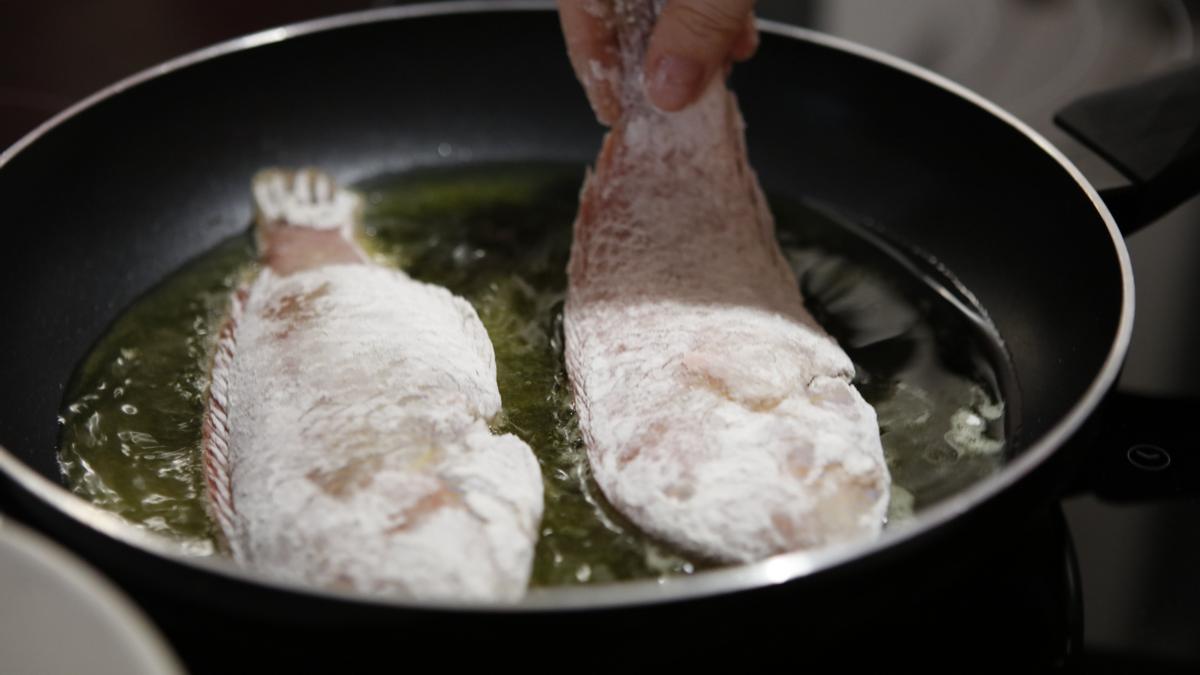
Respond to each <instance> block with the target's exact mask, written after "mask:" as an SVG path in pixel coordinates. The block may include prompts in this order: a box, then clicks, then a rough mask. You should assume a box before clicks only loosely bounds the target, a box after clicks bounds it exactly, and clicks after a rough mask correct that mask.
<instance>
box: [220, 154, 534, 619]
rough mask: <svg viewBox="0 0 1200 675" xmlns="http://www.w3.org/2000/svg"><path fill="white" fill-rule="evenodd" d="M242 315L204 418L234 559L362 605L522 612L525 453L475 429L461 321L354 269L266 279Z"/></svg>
mask: <svg viewBox="0 0 1200 675" xmlns="http://www.w3.org/2000/svg"><path fill="white" fill-rule="evenodd" d="M289 180H290V176H289ZM306 180H307V179H306ZM296 182H297V183H298V182H301V181H300V180H297V181H296ZM257 187H260V186H258V185H256V188H257ZM256 194H259V191H258V190H256ZM315 196H316V197H317V198H318V199H337V197H335V196H334V195H333V194H326V195H324V196H322V195H315ZM339 208H341V207H339ZM261 212H262V213H263V215H264V216H265V215H266V214H267V213H272V211H269V210H267V209H262V210H261ZM350 212H351V211H345V210H343V211H342V214H343V216H345V215H346V214H348V213H350ZM322 218H323V217H322ZM321 222H327V221H325V220H323V219H322V221H321ZM271 225H272V227H279V228H280V229H279V230H276V232H282V233H283V234H284V236H286V234H287V233H286V230H287V228H288V227H293V226H295V225H296V223H291V224H280V223H272V224H271ZM260 227H261V225H260ZM337 227H342V225H337ZM239 297H240V298H241V299H240V300H236V301H235V305H234V309H235V315H234V316H232V317H231V319H230V322H229V324H228V325H227V328H226V330H225V331H223V333H222V337H221V343H220V345H219V346H218V351H217V356H216V358H215V359H214V373H213V386H212V397H211V399H212V400H211V401H210V405H209V414H208V415H207V418H206V451H207V453H206V454H207V456H208V458H209V461H208V469H209V470H208V477H209V484H210V497H212V499H211V502H212V504H213V510H214V512H215V513H216V515H217V520H218V523H219V524H220V525H221V526H222V530H223V532H224V534H225V537H226V539H227V540H228V544H229V548H230V551H231V552H232V554H233V555H234V557H235V558H236V559H237V560H238V561H239V562H241V563H243V564H245V565H248V566H251V567H254V568H257V569H259V570H262V571H265V572H268V573H270V574H272V575H275V576H279V577H282V578H285V579H289V580H294V581H299V582H304V583H310V584H316V585H320V586H326V587H336V588H349V589H356V590H359V591H363V592H366V593H380V594H388V595H397V596H402V597H406V598H419V599H427V598H458V599H482V600H516V599H519V598H520V597H521V596H522V595H523V593H524V591H525V588H526V585H527V583H528V579H529V573H530V568H531V563H532V556H533V547H534V544H535V542H536V539H537V529H538V524H539V522H540V519H541V513H542V482H541V474H540V471H539V469H538V465H537V461H536V460H535V459H534V456H533V454H532V452H531V451H530V449H529V447H528V446H527V445H526V444H525V443H524V442H522V441H521V440H519V439H518V438H516V437H514V436H511V435H503V436H496V435H493V434H492V433H491V431H490V430H489V428H488V422H489V420H491V419H492V418H493V417H494V416H495V415H496V414H498V413H499V411H500V394H499V391H498V389H497V386H496V366H495V357H494V353H493V351H492V346H491V342H490V341H489V338H488V335H487V333H486V331H485V329H484V327H483V325H482V323H481V322H480V320H479V318H478V316H477V315H476V313H475V311H474V309H473V308H472V307H471V306H470V305H469V304H468V303H467V302H466V301H464V300H463V299H461V298H458V297H455V296H454V295H452V294H451V293H450V292H449V291H447V290H445V289H444V288H441V287H437V286H433V285H429V284H424V283H420V282H417V281H414V280H412V279H410V278H409V277H407V276H406V275H404V274H403V273H400V272H398V271H395V270H392V269H388V268H383V267H376V266H372V265H360V264H336V265H325V266H319V267H316V268H313V269H308V270H305V271H300V272H296V273H293V274H289V275H286V276H283V275H280V274H277V273H276V272H274V271H272V270H271V269H270V268H266V269H264V270H263V271H262V272H261V273H260V274H259V275H258V276H257V277H256V278H255V279H254V280H253V281H252V282H251V283H250V284H249V285H248V286H247V287H245V288H243V289H242V290H241V291H240V292H239ZM222 354H225V355H226V356H224V357H223V356H222ZM223 486H224V487H223Z"/></svg>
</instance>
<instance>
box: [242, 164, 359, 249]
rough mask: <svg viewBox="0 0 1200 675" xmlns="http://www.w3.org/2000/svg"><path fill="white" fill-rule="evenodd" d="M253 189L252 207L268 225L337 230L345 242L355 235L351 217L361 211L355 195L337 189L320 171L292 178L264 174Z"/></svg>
mask: <svg viewBox="0 0 1200 675" xmlns="http://www.w3.org/2000/svg"><path fill="white" fill-rule="evenodd" d="M252 188H253V190H254V202H255V205H256V206H257V207H258V211H259V213H260V214H261V216H262V217H263V218H265V219H267V220H268V221H271V222H277V221H278V222H286V223H290V224H292V225H298V226H303V227H308V228H312V229H317V230H339V231H341V232H342V233H343V234H344V235H346V237H347V238H350V237H352V236H353V234H354V233H353V228H354V215H355V212H356V211H357V210H358V209H359V208H360V200H359V198H358V195H356V194H354V193H353V192H350V191H348V190H339V189H337V185H335V184H334V182H333V180H331V179H330V178H329V177H328V176H326V175H325V174H323V173H321V172H319V171H316V170H313V169H301V170H300V171H297V172H296V173H295V174H294V175H290V174H288V173H286V172H283V171H264V172H263V173H262V174H260V175H259V176H258V177H257V179H256V180H255V181H254V184H253V185H252Z"/></svg>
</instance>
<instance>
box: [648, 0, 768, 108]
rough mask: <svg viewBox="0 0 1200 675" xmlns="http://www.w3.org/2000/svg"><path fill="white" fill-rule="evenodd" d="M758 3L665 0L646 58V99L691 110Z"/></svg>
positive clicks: (750, 1)
mask: <svg viewBox="0 0 1200 675" xmlns="http://www.w3.org/2000/svg"><path fill="white" fill-rule="evenodd" d="M753 9H754V0H667V4H666V6H665V7H664V8H663V11H662V15H661V16H659V19H658V23H657V24H655V27H654V34H653V35H652V36H651V38H650V47H649V49H648V50H647V53H646V69H647V70H646V82H647V87H646V90H647V94H649V96H650V100H651V101H652V102H653V103H654V104H655V105H656V106H658V107H659V108H661V109H663V110H667V111H674V110H680V109H682V108H685V107H687V106H688V105H690V104H691V103H692V102H693V101H695V100H696V98H697V97H698V96H700V94H701V93H702V92H703V91H704V88H705V86H706V85H708V82H709V80H711V79H712V77H713V76H714V75H715V74H716V73H717V72H718V71H720V70H721V69H722V68H724V66H725V64H726V63H727V62H728V61H729V60H730V55H731V52H732V51H733V49H734V46H735V45H736V44H737V42H738V41H739V39H741V37H742V36H743V33H744V32H745V30H746V22H747V20H748V18H749V16H750V13H751V11H752V10H753Z"/></svg>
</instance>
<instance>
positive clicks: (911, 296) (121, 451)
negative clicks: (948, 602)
mask: <svg viewBox="0 0 1200 675" xmlns="http://www.w3.org/2000/svg"><path fill="white" fill-rule="evenodd" d="M582 175H583V168H582V166H579V165H574V164H546V163H523V164H492V165H473V166H462V167H447V168H433V169H423V170H414V171H410V172H406V173H404V174H401V175H395V176H386V177H381V178H378V179H375V180H372V181H370V182H368V183H365V184H363V185H360V186H358V189H359V190H360V191H361V192H362V193H363V194H364V195H366V198H367V208H366V211H365V214H364V227H363V231H362V232H361V236H362V241H363V243H364V245H365V246H366V247H367V248H368V250H369V251H370V252H371V253H372V255H373V256H374V258H375V259H376V261H377V262H379V263H381V264H386V265H393V266H397V267H399V268H401V269H403V270H405V271H406V272H407V273H408V274H410V275H411V276H413V277H414V278H417V279H421V280H423V281H428V282H431V283H436V284H441V285H444V286H446V287H447V288H449V289H450V290H451V291H453V292H454V293H456V294H459V295H461V296H463V297H465V298H466V299H468V300H469V301H470V302H471V303H472V304H473V305H474V306H475V308H476V310H477V311H478V313H479V316H480V318H481V319H482V320H483V323H484V325H485V326H486V327H487V330H488V333H489V335H490V336H491V338H492V342H493V345H494V346H495V351H496V361H497V372H498V384H499V387H500V394H501V397H502V399H503V401H504V408H503V414H502V416H501V419H500V420H499V421H498V422H497V423H496V426H497V429H496V430H497V431H504V432H511V433H514V434H516V435H518V436H520V437H521V438H522V439H524V440H525V441H526V442H527V443H529V445H530V447H532V448H533V450H534V452H535V453H536V455H537V457H538V461H539V463H540V464H541V468H542V474H543V478H544V484H545V505H546V508H545V515H544V518H543V522H542V530H541V536H540V538H539V542H538V547H537V551H536V554H535V561H534V570H533V579H532V584H533V585H535V586H554V585H563V584H586V583H598V582H605V581H612V580H618V579H633V578H646V577H656V576H661V575H668V574H688V573H691V572H693V571H695V570H697V569H701V568H703V567H706V566H707V563H706V562H705V561H703V560H699V559H696V558H694V557H691V556H689V555H688V554H686V553H684V552H682V551H678V550H673V549H672V548H671V547H669V546H667V545H664V544H662V543H660V542H656V541H654V540H652V539H650V538H649V537H647V536H646V535H644V534H643V533H641V532H640V531H638V530H637V529H636V528H635V527H633V526H632V525H631V524H630V523H629V522H628V521H627V520H625V519H624V518H623V517H621V515H620V514H619V513H617V512H616V511H615V510H613V509H612V507H611V506H609V505H608V503H607V502H606V501H605V500H604V497H603V495H602V494H601V492H600V490H599V489H598V488H597V486H596V484H595V483H594V482H593V481H592V479H591V475H590V470H589V467H588V463H587V458H586V454H585V452H584V449H583V445H582V441H581V439H580V437H579V432H578V429H577V427H576V422H575V416H574V412H573V411H572V409H571V401H570V395H569V390H568V387H567V381H566V373H565V371H564V368H563V360H562V332H561V320H562V305H563V297H564V292H565V288H566V274H565V269H566V262H567V257H568V254H569V247H570V238H571V223H572V221H573V219H574V216H575V210H576V206H577V195H578V191H579V185H580V182H581V179H582ZM247 198H249V194H247ZM772 208H773V209H774V212H775V214H776V219H777V221H778V229H779V238H780V242H781V244H782V246H783V249H784V252H785V254H786V255H787V256H788V259H789V260H790V261H791V263H792V265H793V267H794V269H795V270H796V273H797V278H798V279H799V280H800V284H801V289H802V291H803V292H804V294H805V298H806V302H807V304H808V306H809V308H810V309H811V310H812V311H813V313H814V314H815V315H816V316H817V318H818V319H819V320H820V321H821V322H822V323H823V325H825V326H826V327H827V329H828V330H829V331H830V332H831V333H832V334H833V335H834V337H836V338H837V339H838V341H839V342H840V343H841V344H842V346H843V347H844V348H845V349H846V350H847V352H848V353H849V354H850V356H851V357H852V358H853V359H854V361H855V364H856V367H857V377H856V385H857V386H858V387H859V389H860V391H862V393H863V396H864V397H865V398H866V399H867V401H869V402H870V403H871V404H872V405H873V406H874V407H875V409H876V412H877V414H878V417H879V425H880V431H881V436H882V440H883V445H884V451H885V454H886V456H887V461H888V466H889V468H890V470H891V472H892V477H893V497H892V504H891V508H890V512H889V519H890V523H889V526H896V524H897V523H898V522H902V521H904V520H906V519H908V518H911V517H912V515H913V513H914V512H919V511H920V510H921V509H922V508H924V507H925V506H928V505H929V504H931V503H934V502H936V501H938V500H939V499H942V498H944V497H946V496H948V495H951V494H954V493H955V492H957V491H959V490H961V489H962V488H964V487H966V486H967V485H970V484H972V483H974V482H975V481H977V480H979V479H981V478H983V477H985V476H987V475H989V474H991V473H993V472H994V471H996V470H997V469H998V468H999V467H1000V466H1001V465H1002V464H1003V461H1004V456H1005V453H1004V447H1005V441H1004V437H1005V428H1006V415H1005V410H1004V404H1003V402H1002V400H1001V396H1000V393H1001V392H1000V384H999V383H1000V382H1004V381H1006V380H1005V379H1004V369H1005V368H1006V363H1005V362H1004V361H1003V358H1002V356H1003V351H1002V348H1001V347H1000V346H999V344H998V339H997V338H996V337H995V334H994V332H992V331H991V329H990V328H989V324H987V322H986V318H985V317H984V315H983V314H982V313H981V312H979V311H978V310H977V309H976V308H973V307H971V306H970V305H969V303H960V304H958V305H953V304H948V303H947V301H946V297H947V294H946V289H945V287H944V286H945V285H946V284H951V283H952V280H950V279H949V278H948V277H947V278H945V279H939V278H935V277H934V276H930V275H924V274H914V273H913V269H914V268H913V266H911V265H909V264H907V261H906V260H904V259H903V258H902V257H900V256H899V255H898V254H897V253H896V252H895V251H894V250H892V251H889V250H883V249H881V247H880V246H879V245H878V241H876V240H873V239H872V235H870V234H869V233H866V232H865V231H862V230H857V229H855V228H854V227H853V226H848V224H847V223H843V222H839V220H838V218H837V217H835V216H833V215H831V214H830V213H827V212H823V211H822V210H820V209H817V208H814V207H812V206H811V205H806V204H800V203H795V202H788V201H784V200H773V201H772ZM884 248H886V247H884ZM254 267H255V262H254V247H253V239H252V237H251V236H249V234H247V235H243V236H239V237H235V238H233V239H230V240H228V241H226V242H224V243H222V244H221V245H219V246H217V247H216V248H214V249H212V250H211V251H209V252H207V253H205V254H203V255H201V256H200V257H198V258H197V259H195V260H194V261H192V262H191V263H190V264H189V265H187V266H186V267H185V268H183V269H181V270H180V271H178V272H177V273H175V274H174V275H173V276H171V277H170V278H168V279H167V280H166V281H164V282H163V283H162V284H160V285H159V286H157V287H156V288H154V289H153V290H151V291H150V292H149V293H147V294H146V295H145V296H143V297H142V298H141V299H140V300H139V301H137V302H136V303H135V304H134V305H133V306H131V307H130V308H129V309H128V310H126V311H125V313H123V314H122V315H121V316H120V317H119V318H118V319H117V320H116V321H115V322H114V323H113V325H112V326H111V327H110V329H109V331H108V332H107V334H105V335H104V337H103V338H102V339H101V340H100V341H99V342H98V343H97V345H96V346H95V348H94V349H93V350H92V352H91V353H90V354H89V355H88V356H87V358H86V359H85V360H84V361H83V362H82V363H81V365H80V367H79V369H78V371H77V373H76V376H75V378H74V380H73V382H72V383H71V385H70V386H69V387H68V392H67V396H66V405H65V407H64V409H63V413H62V417H61V423H62V433H61V440H60V461H61V465H62V469H63V475H64V477H65V481H66V483H67V485H68V486H69V487H70V489H71V490H73V491H74V492H75V493H76V494H78V495H79V496H81V497H83V498H85V499H88V500H90V501H92V502H94V503H96V504H97V505H99V506H101V507H103V508H106V509H109V510H111V511H114V512H116V513H118V514H119V515H121V516H123V517H124V518H125V519H127V520H129V521H130V522H132V523H134V524H136V525H139V526H141V527H143V528H145V529H147V530H150V531H153V532H156V533H159V534H161V535H163V536H165V537H170V538H172V539H174V540H176V541H177V542H178V543H180V544H181V545H182V546H183V547H184V549H185V550H187V551H189V552H191V553H193V554H195V555H212V554H216V553H215V552H216V547H215V545H214V542H215V530H214V525H213V523H212V521H211V520H210V518H209V517H208V514H207V511H206V508H205V497H204V481H203V476H202V464H201V461H200V428H201V424H200V423H201V417H202V415H203V410H204V398H205V396H206V393H207V387H208V379H207V369H208V364H209V362H210V359H211V350H212V345H213V340H214V337H215V334H216V332H217V330H218V327H219V325H220V322H221V321H222V319H223V316H224V314H225V312H226V311H227V308H228V298H229V295H230V293H231V291H232V290H233V289H234V288H235V287H236V285H237V284H238V283H240V282H241V281H242V280H243V279H245V278H246V277H247V275H249V274H252V273H253V271H254ZM1010 426H1011V425H1010Z"/></svg>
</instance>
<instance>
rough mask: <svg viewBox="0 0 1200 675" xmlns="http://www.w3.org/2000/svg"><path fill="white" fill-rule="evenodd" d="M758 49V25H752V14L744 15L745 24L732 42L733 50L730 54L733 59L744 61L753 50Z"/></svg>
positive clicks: (752, 53) (751, 54)
mask: <svg viewBox="0 0 1200 675" xmlns="http://www.w3.org/2000/svg"><path fill="white" fill-rule="evenodd" d="M756 51H758V27H757V26H755V25H754V15H753V14H751V15H748V16H747V17H746V25H745V26H743V27H742V32H741V34H740V35H738V38H737V40H736V41H735V42H734V43H733V51H731V52H730V56H732V57H733V60H734V61H745V60H747V59H749V58H750V57H751V56H754V52H756Z"/></svg>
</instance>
